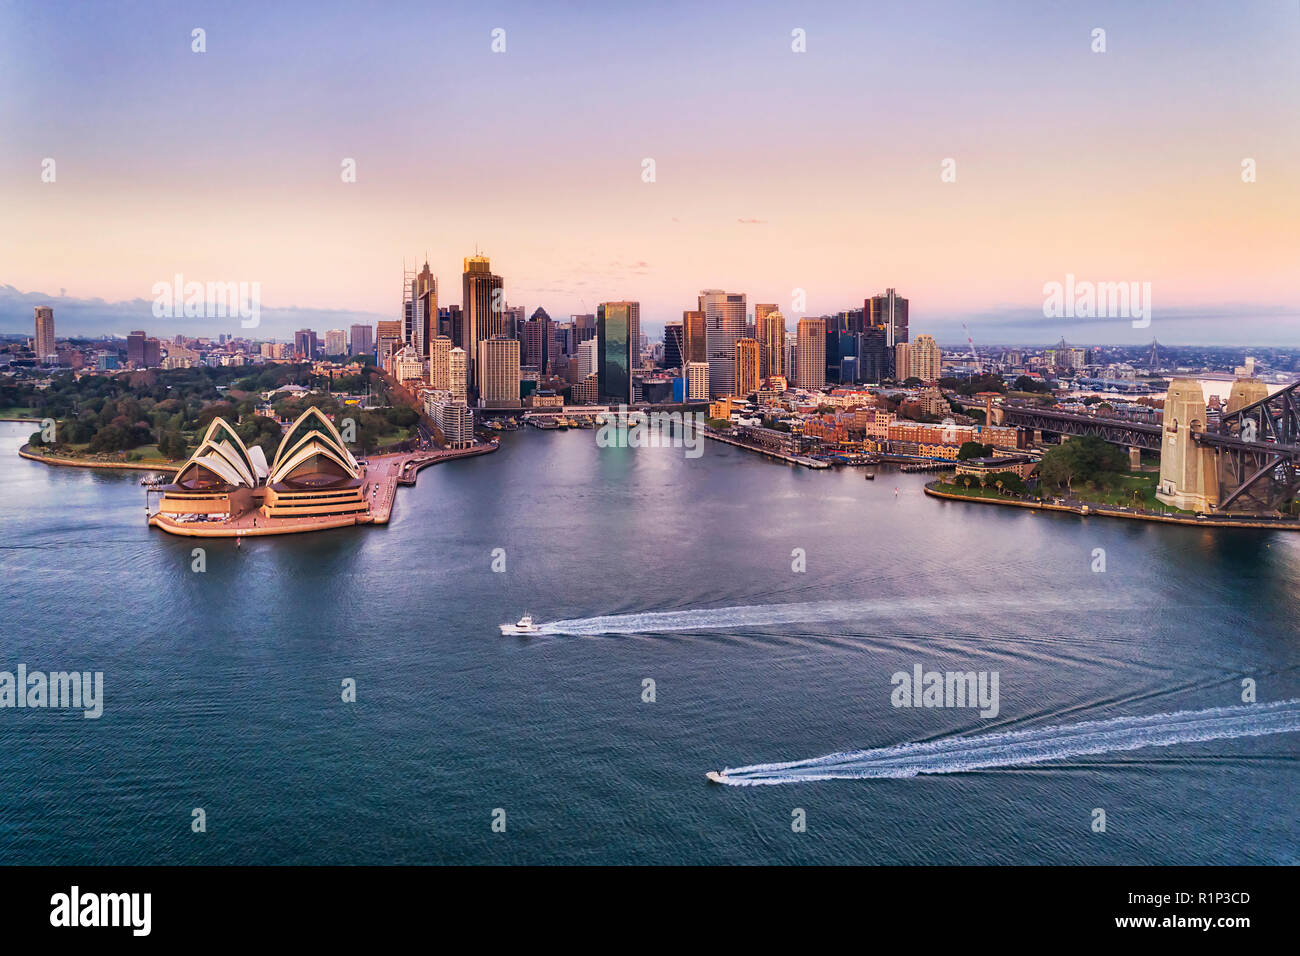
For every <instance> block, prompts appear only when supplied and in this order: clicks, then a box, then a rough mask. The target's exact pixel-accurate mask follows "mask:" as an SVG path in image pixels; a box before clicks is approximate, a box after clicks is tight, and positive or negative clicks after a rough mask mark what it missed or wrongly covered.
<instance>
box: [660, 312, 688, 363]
mask: <svg viewBox="0 0 1300 956" xmlns="http://www.w3.org/2000/svg"><path fill="white" fill-rule="evenodd" d="M683 335H684V330H683V327H682V323H680V322H668V323H666V324H665V325H664V368H681V367H682V365H683V364H684V362H683V360H682V356H683V355H684V354H686V343H685V340H684V339H683Z"/></svg>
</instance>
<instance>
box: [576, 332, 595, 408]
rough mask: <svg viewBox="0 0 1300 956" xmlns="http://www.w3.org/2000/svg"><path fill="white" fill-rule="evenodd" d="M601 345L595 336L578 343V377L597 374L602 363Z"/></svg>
mask: <svg viewBox="0 0 1300 956" xmlns="http://www.w3.org/2000/svg"><path fill="white" fill-rule="evenodd" d="M599 345H600V343H599V341H597V340H596V339H594V338H590V339H587V341H585V342H579V343H578V377H579V378H580V379H583V378H586V377H587V376H588V375H596V374H597V372H596V367H597V366H598V365H599V364H600V355H599V352H598V346H599ZM597 397H599V396H597Z"/></svg>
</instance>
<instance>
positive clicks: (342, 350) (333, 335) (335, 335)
mask: <svg viewBox="0 0 1300 956" xmlns="http://www.w3.org/2000/svg"><path fill="white" fill-rule="evenodd" d="M325 354H326V355H347V354H348V335H347V333H346V332H344V331H343V330H342V329H326V331H325Z"/></svg>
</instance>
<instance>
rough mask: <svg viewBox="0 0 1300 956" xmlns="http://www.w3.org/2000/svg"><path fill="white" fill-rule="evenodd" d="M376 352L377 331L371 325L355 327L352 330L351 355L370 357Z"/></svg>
mask: <svg viewBox="0 0 1300 956" xmlns="http://www.w3.org/2000/svg"><path fill="white" fill-rule="evenodd" d="M374 351H375V330H374V327H373V326H369V325H354V326H352V329H351V340H350V342H349V349H348V354H349V355H370V354H373V353H374Z"/></svg>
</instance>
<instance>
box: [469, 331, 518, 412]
mask: <svg viewBox="0 0 1300 956" xmlns="http://www.w3.org/2000/svg"><path fill="white" fill-rule="evenodd" d="M477 366H478V370H479V388H478V400H479V405H480V406H481V407H483V408H518V407H519V404H520V402H519V340H518V339H512V338H508V337H507V336H505V335H497V336H494V337H493V338H490V339H484V340H483V341H482V342H480V343H479V344H478V363H477Z"/></svg>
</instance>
